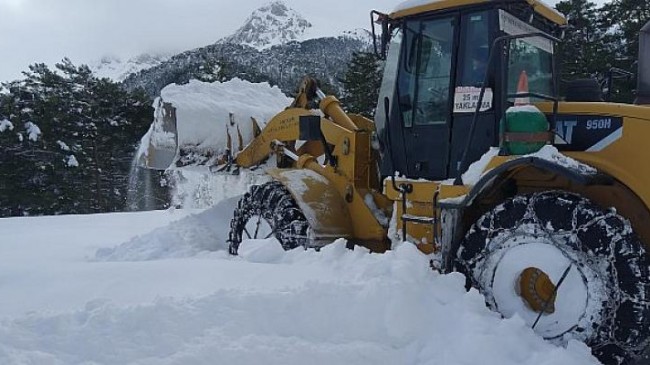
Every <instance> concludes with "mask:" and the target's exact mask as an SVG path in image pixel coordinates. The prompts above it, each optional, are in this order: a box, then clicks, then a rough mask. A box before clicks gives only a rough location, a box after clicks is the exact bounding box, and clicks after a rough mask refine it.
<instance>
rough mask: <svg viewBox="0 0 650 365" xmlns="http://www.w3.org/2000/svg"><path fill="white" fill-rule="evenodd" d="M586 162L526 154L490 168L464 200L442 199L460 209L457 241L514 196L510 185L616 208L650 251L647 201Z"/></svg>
mask: <svg viewBox="0 0 650 365" xmlns="http://www.w3.org/2000/svg"><path fill="white" fill-rule="evenodd" d="M582 164H583V166H582V167H576V168H573V167H568V166H564V165H560V164H557V163H554V162H552V161H549V160H545V159H541V158H538V157H522V158H517V159H514V160H510V161H507V162H505V163H503V164H501V165H499V166H497V167H495V168H494V169H492V170H490V171H488V172H487V173H485V174H484V175H483V176H482V177H481V179H480V180H479V181H478V182H477V183H476V184H475V185H474V186H473V187H472V189H471V190H470V192H469V193H468V194H467V195H466V197H465V198H464V199H463V200H462V201H459V202H451V203H444V202H441V204H440V205H441V208H443V209H449V210H456V211H457V212H458V214H459V218H460V220H461V222H459V224H460V225H462V226H461V227H456V234H455V235H454V238H453V241H457V240H459V239H462V236H464V233H465V231H466V230H467V229H468V228H469V226H470V225H471V223H473V222H474V220H476V219H478V217H479V216H480V215H482V214H483V213H485V211H486V209H490V207H492V206H495V205H496V204H499V203H500V202H501V201H502V200H504V199H505V198H507V197H509V196H511V195H512V194H510V195H508V194H509V192H506V191H505V190H507V188H508V187H509V186H508V184H510V186H514V187H515V189H516V190H515V191H516V193H528V192H534V191H543V190H563V191H568V192H573V193H577V194H580V195H583V196H585V197H587V198H589V199H590V200H591V201H593V202H594V203H596V204H598V205H600V206H601V207H603V208H610V207H614V208H615V209H616V211H617V212H618V213H619V214H620V215H621V216H623V217H625V218H626V219H628V220H629V221H630V222H631V224H632V227H633V228H634V231H635V232H636V233H637V234H638V235H639V237H640V238H641V240H642V241H643V242H644V244H645V246H646V248H647V249H649V250H650V224H649V223H650V210H648V207H647V206H646V205H645V203H644V202H643V200H642V199H641V198H640V197H639V195H637V194H636V193H635V192H634V191H633V190H632V189H631V188H630V187H629V186H627V185H626V184H625V183H624V182H622V181H620V180H618V179H616V178H615V177H613V176H611V175H610V174H607V173H606V172H604V171H602V170H599V169H596V168H593V167H591V166H589V165H585V164H584V163H582ZM513 184H514V185H513ZM459 228H460V229H459Z"/></svg>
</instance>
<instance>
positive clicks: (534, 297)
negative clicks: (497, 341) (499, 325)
mask: <svg viewBox="0 0 650 365" xmlns="http://www.w3.org/2000/svg"><path fill="white" fill-rule="evenodd" d="M522 240H523V241H524V242H530V243H526V244H520V242H521V241H522ZM508 241H512V242H518V244H512V245H511V244H510V243H509V242H508ZM504 247H507V248H504V249H503V250H502V251H501V252H500V253H497V254H495V256H494V257H493V258H492V260H494V261H492V260H491V261H492V264H491V265H490V266H491V267H492V269H488V270H489V272H490V273H489V274H488V273H487V272H486V274H488V275H491V281H492V283H491V284H492V285H491V287H492V293H491V295H492V296H493V298H494V303H495V304H496V306H497V308H496V309H497V310H498V311H499V312H501V314H503V315H504V316H505V317H508V318H509V317H512V316H514V315H518V316H520V317H521V318H523V319H524V321H526V323H527V324H528V325H530V326H531V327H532V326H533V325H534V324H535V331H536V332H538V333H539V334H540V335H542V336H543V337H544V338H547V339H552V338H558V337H561V336H562V335H563V334H565V333H567V332H569V331H571V330H572V329H574V328H576V327H579V326H580V325H581V323H582V319H583V318H584V317H585V315H586V313H587V305H588V300H589V290H588V285H587V279H586V278H585V276H584V274H583V273H582V271H581V270H579V269H573V270H570V271H569V273H568V275H567V276H566V279H565V280H564V281H563V283H562V285H561V286H560V287H558V288H557V290H556V284H557V283H558V282H559V280H560V278H561V277H562V275H563V273H564V271H565V270H566V268H567V267H569V266H571V265H572V261H571V259H569V257H567V256H566V255H565V254H564V252H563V251H562V250H560V249H559V248H558V247H556V246H555V245H553V244H552V242H551V241H547V240H545V239H540V238H538V237H529V236H525V235H524V236H519V235H516V236H513V237H511V238H510V239H508V240H506V242H505V243H504ZM540 313H542V315H541V316H540Z"/></svg>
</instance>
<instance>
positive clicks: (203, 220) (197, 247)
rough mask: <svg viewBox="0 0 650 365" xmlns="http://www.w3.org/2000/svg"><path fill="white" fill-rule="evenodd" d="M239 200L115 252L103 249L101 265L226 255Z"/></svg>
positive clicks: (137, 239) (98, 255) (136, 239)
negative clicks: (105, 262) (203, 255)
mask: <svg viewBox="0 0 650 365" xmlns="http://www.w3.org/2000/svg"><path fill="white" fill-rule="evenodd" d="M238 201H239V197H234V198H231V199H227V200H224V201H222V202H220V203H219V204H217V205H215V206H214V207H212V208H210V209H208V210H206V211H203V212H201V213H197V214H193V215H190V216H187V217H185V218H183V219H180V220H178V221H175V222H172V223H170V224H169V225H167V226H164V227H160V228H157V229H155V230H153V231H151V232H149V233H147V234H144V235H141V236H136V237H133V238H132V239H130V240H129V241H127V242H125V243H122V244H120V245H118V246H115V247H111V248H100V249H99V250H97V252H96V253H95V258H94V259H95V260H97V261H148V260H158V259H169V258H181V257H192V256H196V255H198V254H200V253H202V252H206V251H219V250H221V251H225V250H226V249H227V248H228V245H227V243H226V240H227V238H228V230H229V227H230V219H231V218H232V214H233V211H234V210H235V208H236V207H237V202H238Z"/></svg>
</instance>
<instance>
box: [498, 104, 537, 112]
mask: <svg viewBox="0 0 650 365" xmlns="http://www.w3.org/2000/svg"><path fill="white" fill-rule="evenodd" d="M519 112H526V113H540V114H543V113H542V112H541V111H540V110H539V109H538V108H537V107H536V106H535V105H531V104H527V105H514V106H511V107H509V108H508V110H506V114H508V113H519Z"/></svg>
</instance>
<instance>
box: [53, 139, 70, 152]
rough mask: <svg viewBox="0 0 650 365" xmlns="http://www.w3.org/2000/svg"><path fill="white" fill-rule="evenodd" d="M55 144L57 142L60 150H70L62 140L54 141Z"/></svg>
mask: <svg viewBox="0 0 650 365" xmlns="http://www.w3.org/2000/svg"><path fill="white" fill-rule="evenodd" d="M56 144H58V145H59V147H60V148H61V150H63V151H70V147H68V145H67V144H65V142H63V141H56Z"/></svg>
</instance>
